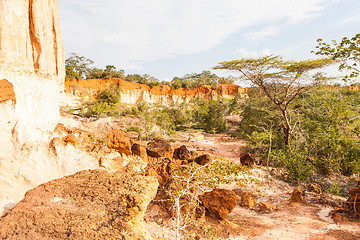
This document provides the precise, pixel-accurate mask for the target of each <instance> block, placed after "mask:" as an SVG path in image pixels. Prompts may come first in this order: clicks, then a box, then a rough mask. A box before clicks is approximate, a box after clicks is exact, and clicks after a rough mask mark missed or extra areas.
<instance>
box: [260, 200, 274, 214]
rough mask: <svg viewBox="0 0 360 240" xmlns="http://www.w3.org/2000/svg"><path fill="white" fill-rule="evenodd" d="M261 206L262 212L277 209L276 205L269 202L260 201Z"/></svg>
mask: <svg viewBox="0 0 360 240" xmlns="http://www.w3.org/2000/svg"><path fill="white" fill-rule="evenodd" d="M259 208H260V211H261V212H272V211H274V210H275V209H276V206H275V205H274V204H271V203H268V202H259Z"/></svg>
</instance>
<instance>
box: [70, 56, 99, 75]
mask: <svg viewBox="0 0 360 240" xmlns="http://www.w3.org/2000/svg"><path fill="white" fill-rule="evenodd" d="M70 55H71V56H70V57H69V58H67V59H66V60H65V73H66V75H65V79H67V80H79V79H84V78H86V76H87V74H88V73H89V71H90V70H91V68H90V65H92V64H93V63H94V61H92V60H91V59H88V58H86V57H83V56H78V55H77V54H75V53H71V54H70Z"/></svg>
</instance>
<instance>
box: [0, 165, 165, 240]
mask: <svg viewBox="0 0 360 240" xmlns="http://www.w3.org/2000/svg"><path fill="white" fill-rule="evenodd" d="M157 187H158V183H157V181H156V178H154V177H144V176H140V175H132V174H126V173H123V174H119V173H109V172H107V171H105V170H93V171H90V170H89V171H82V172H78V173H76V174H74V175H71V176H66V177H63V178H61V179H56V180H53V181H50V182H48V183H45V184H42V185H40V186H39V187H37V188H35V189H32V190H30V191H28V192H27V193H26V196H25V198H24V199H23V200H22V201H21V202H20V203H19V204H18V205H17V206H16V207H15V208H14V209H13V210H12V211H11V212H10V213H9V214H8V215H7V216H5V217H4V218H3V219H2V220H1V221H0V236H1V239H146V236H145V234H144V232H143V229H142V221H143V216H144V212H145V210H146V207H147V205H148V204H149V203H150V201H151V200H152V199H153V198H154V197H155V194H156V191H157Z"/></svg>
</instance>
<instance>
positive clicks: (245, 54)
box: [236, 48, 271, 58]
mask: <svg viewBox="0 0 360 240" xmlns="http://www.w3.org/2000/svg"><path fill="white" fill-rule="evenodd" d="M236 52H237V53H238V54H240V56H241V57H244V58H249V57H252V58H256V57H262V56H265V55H270V54H271V51H270V49H268V48H264V49H263V50H262V51H260V52H258V51H248V50H246V49H245V48H240V49H238V50H237V51H236Z"/></svg>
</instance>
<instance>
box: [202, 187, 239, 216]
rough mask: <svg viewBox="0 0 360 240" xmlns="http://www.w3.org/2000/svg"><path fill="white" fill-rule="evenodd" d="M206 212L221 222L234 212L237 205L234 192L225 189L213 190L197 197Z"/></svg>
mask: <svg viewBox="0 0 360 240" xmlns="http://www.w3.org/2000/svg"><path fill="white" fill-rule="evenodd" d="M199 200H200V202H201V204H202V205H203V206H204V207H205V209H206V212H208V213H209V214H211V215H212V216H214V217H216V218H218V219H220V220H223V219H225V218H227V216H228V215H229V214H230V213H231V212H232V211H233V210H234V208H235V206H236V204H237V197H236V194H235V192H233V191H230V190H226V189H214V190H212V191H211V192H206V193H204V194H203V195H200V196H199Z"/></svg>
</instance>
